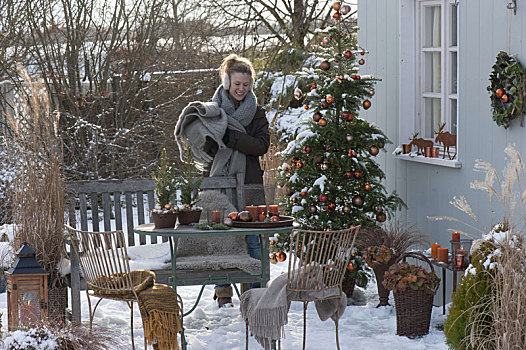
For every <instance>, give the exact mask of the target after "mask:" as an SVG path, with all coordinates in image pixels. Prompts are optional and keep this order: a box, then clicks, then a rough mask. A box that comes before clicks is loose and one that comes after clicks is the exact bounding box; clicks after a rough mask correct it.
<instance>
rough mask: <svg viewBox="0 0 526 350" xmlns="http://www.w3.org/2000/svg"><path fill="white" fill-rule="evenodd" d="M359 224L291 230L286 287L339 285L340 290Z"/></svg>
mask: <svg viewBox="0 0 526 350" xmlns="http://www.w3.org/2000/svg"><path fill="white" fill-rule="evenodd" d="M359 228H360V227H359V226H356V227H353V228H349V229H345V230H340V231H308V230H299V229H294V230H292V232H291V235H290V257H289V270H288V282H287V290H288V291H289V292H290V291H294V292H316V291H326V290H333V289H334V288H335V287H339V291H340V293H341V286H342V281H343V276H344V274H345V269H346V268H347V264H348V263H349V259H350V257H351V254H352V249H353V246H354V241H355V239H356V234H357V233H358V230H359ZM300 295H301V294H300ZM332 295H333V296H334V294H332ZM300 299H301V298H300ZM298 300H299V299H298Z"/></svg>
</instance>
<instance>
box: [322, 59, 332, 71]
mask: <svg viewBox="0 0 526 350" xmlns="http://www.w3.org/2000/svg"><path fill="white" fill-rule="evenodd" d="M320 69H323V70H329V69H331V63H330V62H329V61H323V62H322V63H320Z"/></svg>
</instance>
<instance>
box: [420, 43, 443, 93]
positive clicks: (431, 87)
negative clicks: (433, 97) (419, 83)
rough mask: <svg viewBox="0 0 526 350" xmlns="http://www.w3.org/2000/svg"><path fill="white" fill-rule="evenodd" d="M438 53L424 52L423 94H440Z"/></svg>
mask: <svg viewBox="0 0 526 350" xmlns="http://www.w3.org/2000/svg"><path fill="white" fill-rule="evenodd" d="M440 71H441V66H440V52H424V84H423V86H424V92H440V90H441V82H440V74H441V72H440Z"/></svg>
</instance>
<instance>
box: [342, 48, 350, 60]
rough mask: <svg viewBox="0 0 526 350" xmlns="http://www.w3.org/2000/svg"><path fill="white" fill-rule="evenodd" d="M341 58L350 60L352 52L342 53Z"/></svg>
mask: <svg viewBox="0 0 526 350" xmlns="http://www.w3.org/2000/svg"><path fill="white" fill-rule="evenodd" d="M343 57H345V58H347V59H351V58H352V52H351V51H350V50H347V51H345V52H344V53H343Z"/></svg>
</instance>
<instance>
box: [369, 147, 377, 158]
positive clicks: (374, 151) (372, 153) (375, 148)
mask: <svg viewBox="0 0 526 350" xmlns="http://www.w3.org/2000/svg"><path fill="white" fill-rule="evenodd" d="M378 152H380V149H379V148H378V146H374V145H373V146H371V147H369V153H370V154H371V155H372V156H376V155H377V154H378Z"/></svg>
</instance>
